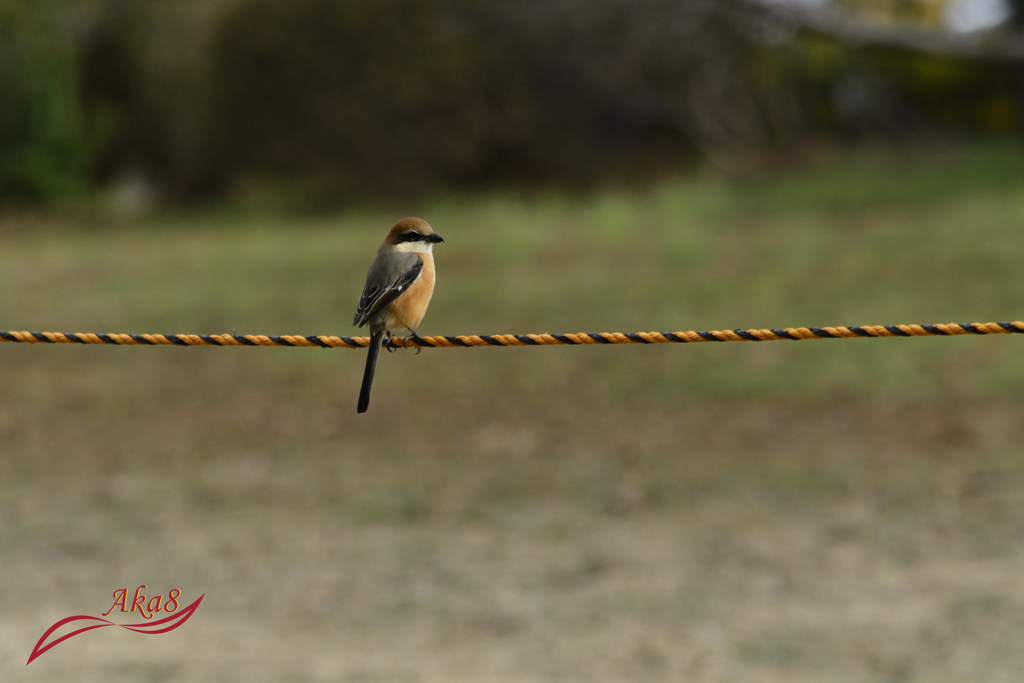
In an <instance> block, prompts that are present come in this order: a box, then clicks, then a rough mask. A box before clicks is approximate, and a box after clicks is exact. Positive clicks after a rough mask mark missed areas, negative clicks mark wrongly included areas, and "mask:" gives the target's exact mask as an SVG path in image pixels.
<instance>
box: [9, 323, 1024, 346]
mask: <svg viewBox="0 0 1024 683" xmlns="http://www.w3.org/2000/svg"><path fill="white" fill-rule="evenodd" d="M961 334H1024V322H1020V321H1016V322H1012V323H1005V322H1004V323H949V324H948V325H866V326H854V327H787V328H786V329H776V330H754V329H751V330H743V329H737V330H722V331H718V330H712V331H711V332H627V333H622V332H600V333H598V332H593V333H580V334H494V335H486V334H485V335H469V336H452V337H392V338H391V339H390V340H389V341H387V342H386V343H387V344H390V345H391V346H392V347H406V348H412V347H424V348H452V347H469V346H552V345H558V344H579V345H582V344H668V343H697V342H726V341H753V342H757V341H776V340H782V339H786V340H790V341H799V340H802V339H847V338H851V337H931V336H939V337H946V336H956V335H961ZM0 341H6V342H22V343H26V344H114V345H118V346H138V345H141V346H158V345H174V346H319V347H321V348H343V349H357V348H360V347H364V346H368V345H369V344H370V338H369V337H330V336H308V337H302V336H291V335H289V336H267V335H262V334H213V335H208V334H94V333H91V332H75V333H72V334H65V333H62V332H3V331H0Z"/></svg>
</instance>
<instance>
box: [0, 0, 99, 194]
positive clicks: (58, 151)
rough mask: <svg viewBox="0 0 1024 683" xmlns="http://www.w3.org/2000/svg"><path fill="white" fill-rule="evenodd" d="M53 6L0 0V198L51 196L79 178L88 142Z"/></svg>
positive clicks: (71, 62) (67, 43) (39, 0)
mask: <svg viewBox="0 0 1024 683" xmlns="http://www.w3.org/2000/svg"><path fill="white" fill-rule="evenodd" d="M59 9H60V7H59V6H58V5H57V4H56V3H54V2H48V1H46V0H0V197H15V198H22V199H44V200H45V199H54V198H58V197H63V196H66V195H68V194H69V193H71V192H73V191H75V190H76V189H78V188H79V187H80V186H81V185H82V181H83V174H84V171H85V169H86V166H87V163H88V161H89V156H90V151H91V149H92V145H91V144H90V135H89V131H88V130H87V127H86V125H85V121H84V118H83V113H82V109H81V107H80V103H79V95H80V93H79V80H78V64H77V59H76V52H75V50H74V46H73V44H72V42H71V40H70V38H69V36H67V35H65V33H64V32H62V30H61V28H60V26H59V23H58V20H59V17H60V14H59V11H58V10H59Z"/></svg>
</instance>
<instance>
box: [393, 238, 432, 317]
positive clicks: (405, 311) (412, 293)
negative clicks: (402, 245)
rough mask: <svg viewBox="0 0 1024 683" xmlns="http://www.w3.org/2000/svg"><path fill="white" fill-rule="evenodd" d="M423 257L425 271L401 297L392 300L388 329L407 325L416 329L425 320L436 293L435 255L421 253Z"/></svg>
mask: <svg viewBox="0 0 1024 683" xmlns="http://www.w3.org/2000/svg"><path fill="white" fill-rule="evenodd" d="M418 256H419V257H420V258H422V259H423V272H422V273H421V274H420V276H419V278H418V279H417V280H416V282H414V283H412V285H410V287H409V289H407V290H406V291H405V292H404V293H403V294H402V295H401V296H400V297H398V298H397V299H395V300H394V301H393V302H391V306H389V307H388V308H389V311H388V319H389V320H388V325H387V327H388V329H390V328H392V327H406V328H408V329H410V330H414V329H416V328H418V327H419V326H420V322H422V321H423V315H424V314H425V313H426V312H427V306H428V305H429V304H430V297H431V296H432V295H433V293H434V256H433V254H419V255H418Z"/></svg>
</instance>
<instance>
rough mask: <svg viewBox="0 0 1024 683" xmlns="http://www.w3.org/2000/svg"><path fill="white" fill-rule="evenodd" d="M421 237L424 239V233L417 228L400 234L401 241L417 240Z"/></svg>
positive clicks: (399, 239)
mask: <svg viewBox="0 0 1024 683" xmlns="http://www.w3.org/2000/svg"><path fill="white" fill-rule="evenodd" d="M421 239H423V235H421V234H420V233H418V232H416V231H415V230H410V231H408V232H403V233H402V234H401V235H399V236H398V241H399V242H416V241H418V240H421Z"/></svg>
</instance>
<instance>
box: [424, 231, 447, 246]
mask: <svg viewBox="0 0 1024 683" xmlns="http://www.w3.org/2000/svg"><path fill="white" fill-rule="evenodd" d="M427 241H428V242H430V243H432V244H436V243H438V242H444V238H443V237H441V236H440V235H438V234H437V233H436V232H434V233H431V234H429V235H427Z"/></svg>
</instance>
